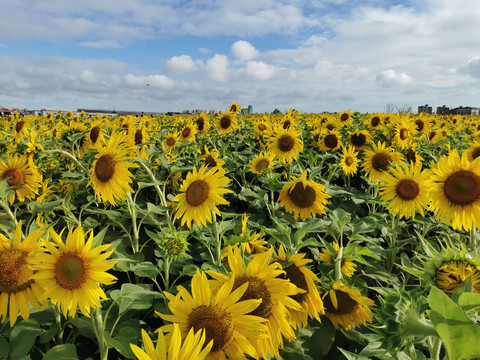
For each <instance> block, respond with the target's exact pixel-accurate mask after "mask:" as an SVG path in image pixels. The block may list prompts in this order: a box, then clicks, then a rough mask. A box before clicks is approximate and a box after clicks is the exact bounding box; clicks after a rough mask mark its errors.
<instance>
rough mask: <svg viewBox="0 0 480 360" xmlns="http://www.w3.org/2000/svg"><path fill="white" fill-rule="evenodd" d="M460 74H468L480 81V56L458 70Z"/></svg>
mask: <svg viewBox="0 0 480 360" xmlns="http://www.w3.org/2000/svg"><path fill="white" fill-rule="evenodd" d="M458 72H459V73H460V74H467V75H470V76H473V77H475V78H479V79H480V56H478V55H477V56H474V57H472V58H471V59H470V60H468V61H467V63H466V64H465V65H463V66H461V67H460V68H459V69H458Z"/></svg>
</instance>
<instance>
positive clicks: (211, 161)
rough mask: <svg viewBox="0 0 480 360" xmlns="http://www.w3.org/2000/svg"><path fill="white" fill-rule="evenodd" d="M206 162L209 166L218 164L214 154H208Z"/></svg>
mask: <svg viewBox="0 0 480 360" xmlns="http://www.w3.org/2000/svg"><path fill="white" fill-rule="evenodd" d="M205 164H206V165H207V166H208V167H215V166H217V160H215V158H214V157H213V156H212V155H208V156H207V158H206V159H205Z"/></svg>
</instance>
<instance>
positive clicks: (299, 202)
mask: <svg viewBox="0 0 480 360" xmlns="http://www.w3.org/2000/svg"><path fill="white" fill-rule="evenodd" d="M288 197H289V198H290V201H291V202H293V203H294V204H295V205H296V206H298V207H299V208H301V209H304V208H308V207H310V206H312V205H313V203H314V202H315V199H316V194H315V190H314V189H313V188H312V187H311V186H309V185H307V186H305V187H304V186H303V184H302V183H296V184H295V186H294V188H293V190H292V191H290V193H289V194H288Z"/></svg>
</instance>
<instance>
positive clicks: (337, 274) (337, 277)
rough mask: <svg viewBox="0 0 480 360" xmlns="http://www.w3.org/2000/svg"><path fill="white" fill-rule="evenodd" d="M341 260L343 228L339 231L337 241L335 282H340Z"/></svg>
mask: <svg viewBox="0 0 480 360" xmlns="http://www.w3.org/2000/svg"><path fill="white" fill-rule="evenodd" d="M342 259H343V228H341V229H340V237H339V240H338V251H337V255H336V256H335V281H337V280H342Z"/></svg>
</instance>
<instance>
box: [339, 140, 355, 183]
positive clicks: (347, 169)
mask: <svg viewBox="0 0 480 360" xmlns="http://www.w3.org/2000/svg"><path fill="white" fill-rule="evenodd" d="M340 166H341V168H342V171H343V173H344V174H345V175H347V176H350V175H355V174H356V173H357V170H358V152H356V151H355V148H354V147H353V146H351V145H348V147H345V146H344V147H343V148H342V157H341V158H340Z"/></svg>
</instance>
